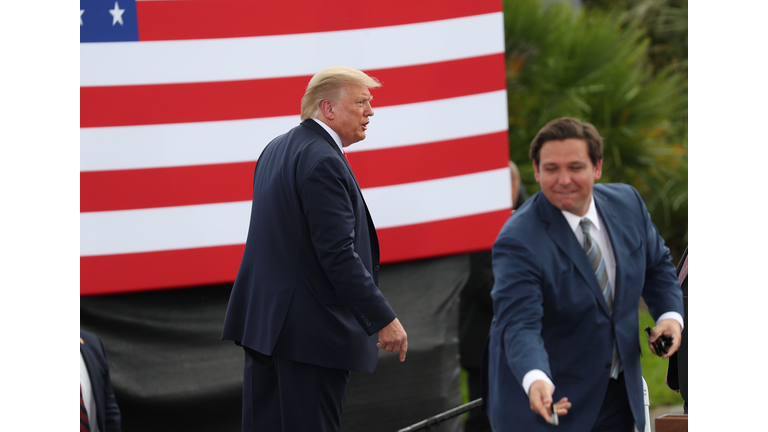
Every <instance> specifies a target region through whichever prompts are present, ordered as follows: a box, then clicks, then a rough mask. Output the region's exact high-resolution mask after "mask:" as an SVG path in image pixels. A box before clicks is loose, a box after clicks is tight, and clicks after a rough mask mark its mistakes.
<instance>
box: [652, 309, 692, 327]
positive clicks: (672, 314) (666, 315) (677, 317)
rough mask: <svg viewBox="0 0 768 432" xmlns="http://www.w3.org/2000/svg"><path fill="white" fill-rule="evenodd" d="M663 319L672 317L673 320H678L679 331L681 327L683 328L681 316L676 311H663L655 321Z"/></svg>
mask: <svg viewBox="0 0 768 432" xmlns="http://www.w3.org/2000/svg"><path fill="white" fill-rule="evenodd" d="M665 319H673V320H675V321H677V322H679V323H680V331H683V329H684V328H685V324H683V316H682V315H680V314H679V313H677V312H665V313H663V314H661V316H660V317H659V319H657V320H656V322H657V323H658V322H659V321H661V320H665Z"/></svg>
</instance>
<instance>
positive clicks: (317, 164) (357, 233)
mask: <svg viewBox="0 0 768 432" xmlns="http://www.w3.org/2000/svg"><path fill="white" fill-rule="evenodd" d="M378 272H379V243H378V239H377V237H376V230H375V228H374V226H373V221H372V219H371V216H370V214H369V213H368V208H367V207H366V205H365V200H363V195H362V194H361V192H360V187H359V186H358V184H357V181H356V180H355V176H354V174H353V173H352V170H351V169H350V167H349V165H348V164H347V162H346V160H345V158H344V156H343V154H342V153H341V150H340V149H339V147H338V145H336V143H335V142H334V141H333V139H332V138H331V136H330V135H329V134H328V133H327V132H326V131H325V130H324V129H323V128H322V127H321V126H320V125H319V124H317V123H316V122H315V121H314V120H312V119H309V120H306V121H304V122H302V123H301V124H300V125H299V126H297V127H295V128H293V129H291V130H290V131H289V132H288V133H286V134H284V135H281V136H279V137H277V138H275V139H274V140H273V141H272V142H271V143H269V145H267V147H266V148H265V149H264V151H263V153H262V154H261V156H260V157H259V160H258V163H257V164H256V169H255V172H254V179H253V205H252V208H251V221H250V228H249V230H248V238H247V240H246V244H245V251H244V253H243V259H242V262H241V263H240V269H239V271H238V273H237V279H236V280H235V284H234V286H233V288H232V293H231V295H230V299H229V305H228V306H227V313H226V316H225V319H224V329H223V332H222V336H221V338H222V339H224V340H233V341H235V343H237V344H238V345H243V346H246V347H248V348H250V349H253V350H255V351H258V352H260V353H262V354H265V355H272V356H275V357H280V358H285V359H288V360H293V361H298V362H302V363H308V364H314V365H318V366H324V367H328V368H334V369H342V370H355V371H365V372H373V370H374V368H375V367H376V360H377V357H378V349H377V348H376V343H377V337H376V332H377V331H378V330H380V329H381V328H383V327H384V326H386V325H387V324H389V323H390V322H392V320H394V319H395V316H396V315H395V313H394V311H393V310H392V308H391V307H390V306H389V304H388V303H387V301H386V300H385V298H384V296H383V295H382V294H381V292H380V291H379V289H378Z"/></svg>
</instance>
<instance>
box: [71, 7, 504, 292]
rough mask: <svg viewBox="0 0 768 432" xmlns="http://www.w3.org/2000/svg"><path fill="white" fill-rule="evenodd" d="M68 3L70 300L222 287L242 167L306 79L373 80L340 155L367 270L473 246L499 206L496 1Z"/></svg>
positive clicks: (280, 126)
mask: <svg viewBox="0 0 768 432" xmlns="http://www.w3.org/2000/svg"><path fill="white" fill-rule="evenodd" d="M377 3H378V4H371V5H366V4H365V3H360V2H358V1H351V0H336V1H334V2H317V1H311V0H281V1H269V2H267V1H243V0H172V1H162V0H160V1H142V0H139V1H133V0H131V1H128V0H117V1H114V0H81V1H80V42H81V43H80V269H81V270H80V271H81V273H80V274H81V285H80V292H81V295H95V294H108V293H120V292H131V291H141V290H150V289H160V288H170V287H183V286H194V285H206V284H215V283H225V282H231V281H233V280H234V278H235V275H236V274H237V269H238V266H239V264H240V258H241V256H242V252H243V248H244V241H245V238H246V236H247V231H248V222H249V216H250V205H251V202H250V200H251V192H252V177H253V169H254V167H255V164H256V161H257V159H258V156H259V154H260V153H261V151H262V150H263V148H264V146H266V144H268V143H269V142H270V141H271V140H272V139H273V138H274V137H276V136H277V135H280V134H282V133H285V132H287V131H288V130H289V129H291V128H292V127H294V126H296V125H297V124H298V123H299V121H300V120H299V113H300V100H301V96H302V95H303V93H304V90H305V88H306V85H307V83H308V82H309V79H310V78H311V76H312V75H313V74H314V73H316V72H317V71H319V70H320V69H322V68H324V67H327V66H334V65H345V66H351V67H354V68H357V69H361V70H363V71H365V72H366V73H368V74H369V75H371V76H373V77H375V78H377V79H378V80H379V81H380V82H381V83H382V84H383V87H381V88H379V89H374V90H373V91H372V94H373V97H374V101H373V107H374V112H375V115H374V116H373V117H372V118H371V123H370V125H369V129H368V132H367V138H366V139H365V140H364V141H361V142H359V143H356V144H354V145H352V146H351V147H348V148H347V150H348V154H349V160H350V165H351V166H352V168H353V170H354V172H355V175H356V176H357V179H358V181H359V183H360V186H361V188H362V191H363V195H364V196H365V199H366V202H367V203H368V208H369V209H370V211H371V215H372V217H373V220H374V223H375V225H376V227H377V233H378V236H379V240H380V243H381V257H382V263H394V262H400V261H407V260H414V259H421V258H428V257H436V256H442V255H449V254H457V253H465V252H472V251H476V250H482V249H487V248H490V246H491V245H492V243H493V241H494V240H495V238H496V234H497V233H498V231H499V229H500V228H501V226H502V225H503V223H504V221H505V220H506V219H507V217H508V216H509V214H510V208H511V191H510V175H509V167H508V162H507V161H508V148H507V124H508V122H507V105H506V90H505V75H504V35H503V18H502V12H501V1H500V0H477V1H471V2H468V1H465V0H449V1H436V0H419V1H413V0H387V1H384V2H377Z"/></svg>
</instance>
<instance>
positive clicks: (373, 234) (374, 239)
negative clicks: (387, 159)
mask: <svg viewBox="0 0 768 432" xmlns="http://www.w3.org/2000/svg"><path fill="white" fill-rule="evenodd" d="M301 125H302V126H306V127H308V128H309V129H312V130H313V131H315V132H316V133H317V134H319V135H320V136H321V137H323V138H324V139H325V141H326V142H327V143H328V144H329V145H330V146H331V147H332V148H333V150H334V151H335V152H336V154H338V155H339V157H340V158H341V160H342V161H344V165H346V166H347V169H348V170H349V174H350V175H351V176H352V179H353V180H354V181H355V186H357V192H358V193H359V194H360V196H361V197H362V199H363V206H364V207H365V217H366V219H367V222H368V232H369V233H370V237H371V241H372V243H373V244H372V245H371V247H372V249H373V251H374V257H375V259H374V265H376V264H378V262H379V253H380V252H379V237H378V234H377V233H376V228H375V226H374V225H373V219H372V218H371V212H370V210H368V204H366V202H365V196H364V195H363V191H362V189H361V188H360V184H359V183H358V182H357V177H355V173H354V171H352V167H351V166H349V162H348V161H347V158H345V157H344V153H342V152H341V149H340V148H339V146H338V145H337V144H336V141H334V140H333V137H331V135H330V134H328V132H327V131H326V130H325V129H323V127H322V126H320V125H319V124H317V122H316V121H315V120H313V119H307V120H304V121H303V122H301Z"/></svg>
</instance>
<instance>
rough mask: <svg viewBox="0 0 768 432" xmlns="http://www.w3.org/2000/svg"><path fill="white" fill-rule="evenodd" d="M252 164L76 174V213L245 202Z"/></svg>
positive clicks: (250, 182) (250, 183) (248, 197)
mask: <svg viewBox="0 0 768 432" xmlns="http://www.w3.org/2000/svg"><path fill="white" fill-rule="evenodd" d="M255 166H256V162H242V163H233V164H218V165H197V166H188V167H173V168H147V169H136V170H120V171H93V172H81V173H80V212H94V211H109V210H129V209H141V208H152V207H170V206H182V205H193V204H210V203H217V202H235V201H248V200H250V199H251V193H252V191H253V169H254V167H255Z"/></svg>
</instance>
